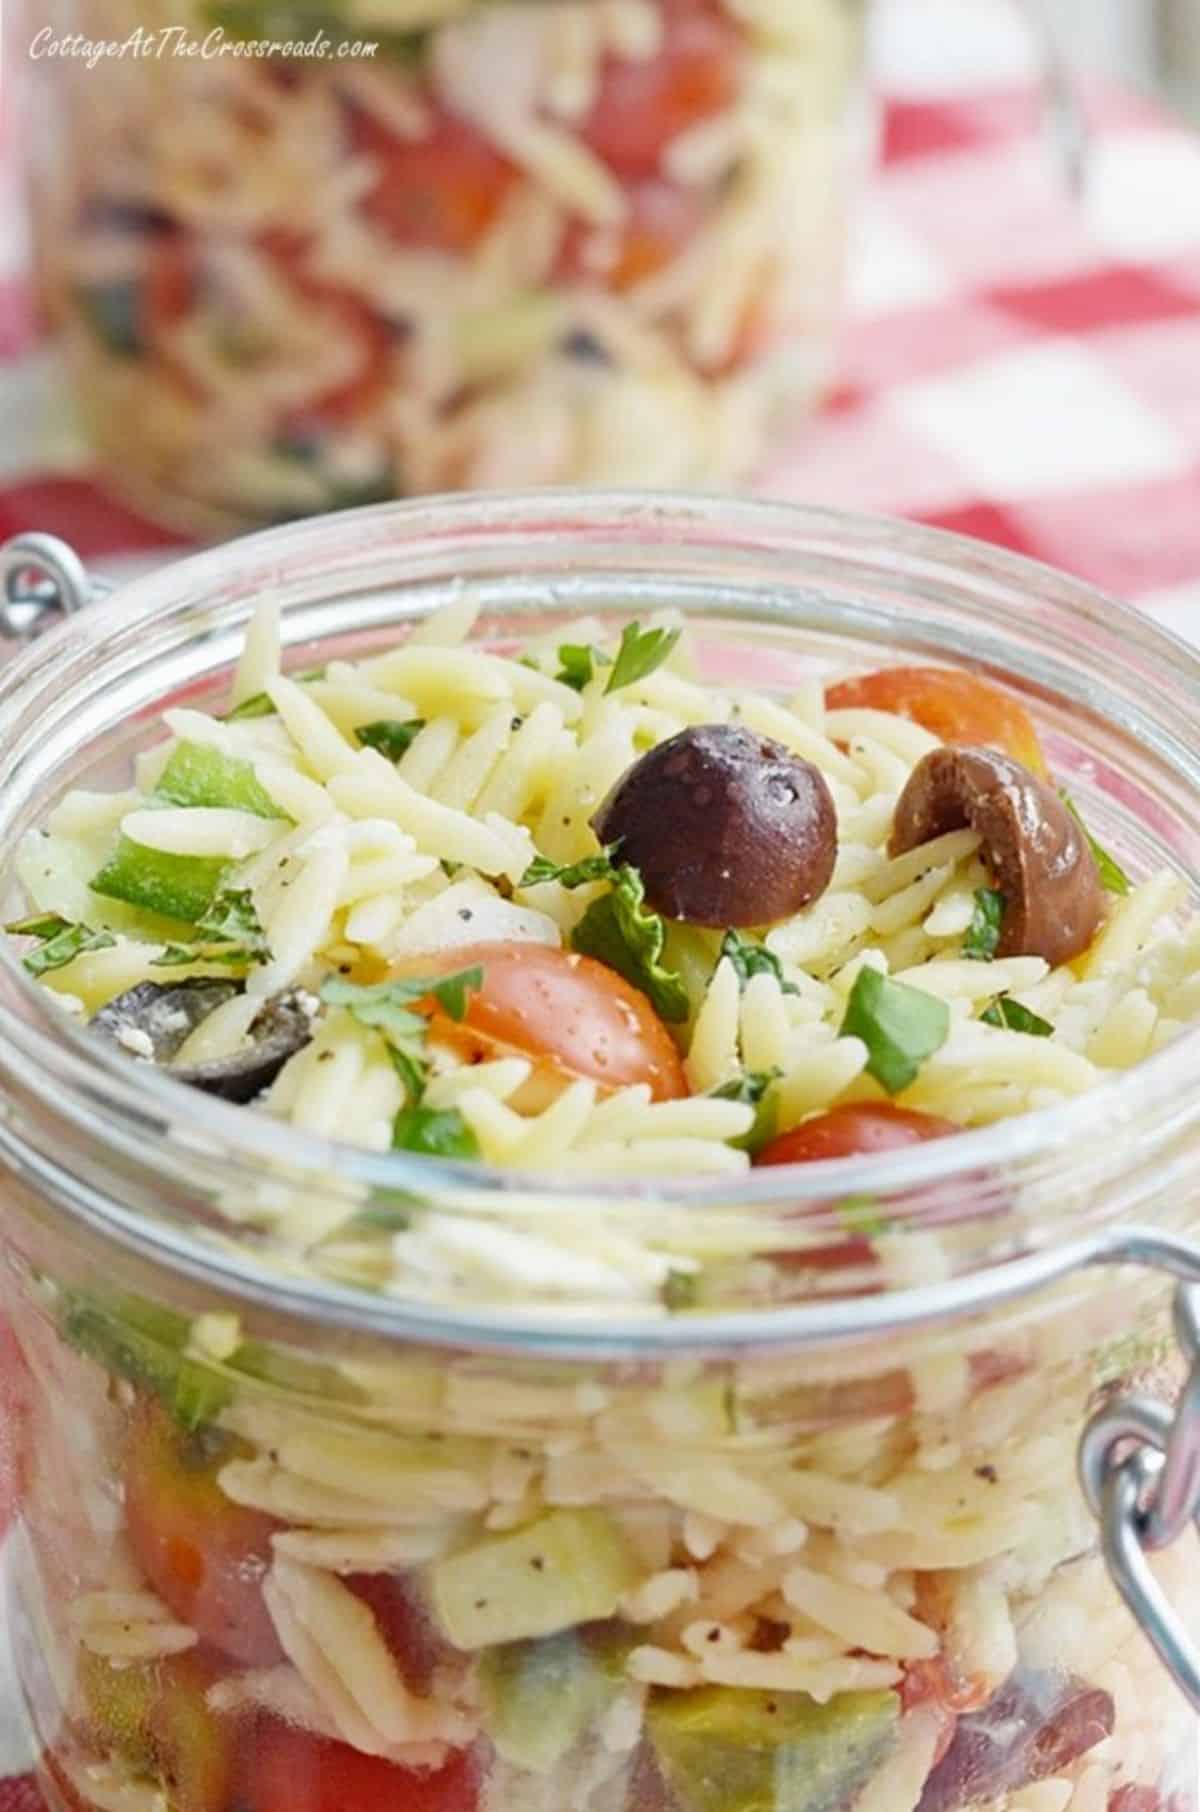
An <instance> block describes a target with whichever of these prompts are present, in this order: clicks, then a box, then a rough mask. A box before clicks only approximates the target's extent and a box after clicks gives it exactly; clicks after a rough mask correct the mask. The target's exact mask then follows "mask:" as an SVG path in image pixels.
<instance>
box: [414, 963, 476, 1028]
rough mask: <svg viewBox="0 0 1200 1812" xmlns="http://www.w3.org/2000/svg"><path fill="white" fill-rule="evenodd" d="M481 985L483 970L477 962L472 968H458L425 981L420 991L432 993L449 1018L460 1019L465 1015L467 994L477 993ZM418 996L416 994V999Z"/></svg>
mask: <svg viewBox="0 0 1200 1812" xmlns="http://www.w3.org/2000/svg"><path fill="white" fill-rule="evenodd" d="M482 986H483V970H482V969H481V968H480V967H479V966H478V964H477V965H476V966H475V967H474V968H473V969H458V970H456V971H455V973H454V974H453V975H443V976H442V977H441V978H440V979H439V980H436V981H432V982H426V984H425V986H424V988H423V989H422V993H424V994H432V995H433V998H434V999H435V1000H436V1001H437V1003H438V1006H439V1007H441V1009H442V1011H443V1012H444V1013H446V1014H448V1015H449V1017H450V1018H451V1019H455V1020H461V1019H465V1018H466V1015H467V996H468V995H469V994H476V993H478V991H479V989H480V988H482ZM420 998H421V996H420V995H418V996H417V999H418V1000H419V999H420Z"/></svg>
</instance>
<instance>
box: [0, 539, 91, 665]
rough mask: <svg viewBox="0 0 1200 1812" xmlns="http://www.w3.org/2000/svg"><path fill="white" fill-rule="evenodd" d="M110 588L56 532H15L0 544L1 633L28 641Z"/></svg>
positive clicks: (14, 639) (21, 640)
mask: <svg viewBox="0 0 1200 1812" xmlns="http://www.w3.org/2000/svg"><path fill="white" fill-rule="evenodd" d="M111 590H112V586H111V585H110V584H109V582H108V580H107V579H99V578H97V577H96V576H95V574H93V573H89V572H88V570H87V567H86V566H85V565H84V564H83V561H82V560H81V559H80V558H79V555H78V554H77V553H76V552H75V549H74V548H73V547H69V546H68V545H67V543H66V542H65V541H60V540H59V538H58V536H57V535H37V534H29V535H14V536H13V538H12V540H11V541H6V542H5V543H4V545H3V547H0V637H3V638H4V639H5V640H7V641H11V642H28V641H32V640H33V638H34V636H38V635H41V634H42V633H43V631H44V630H46V629H49V628H51V627H52V626H53V625H54V624H55V623H56V622H61V621H62V619H63V618H65V617H68V616H70V615H72V614H73V613H74V612H75V611H77V610H82V609H83V606H84V605H85V604H89V603H91V602H92V601H93V600H94V599H96V598H101V597H104V596H105V595H106V594H107V593H108V592H110V591H111Z"/></svg>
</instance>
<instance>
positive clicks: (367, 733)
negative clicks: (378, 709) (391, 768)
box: [354, 717, 425, 761]
mask: <svg viewBox="0 0 1200 1812" xmlns="http://www.w3.org/2000/svg"><path fill="white" fill-rule="evenodd" d="M424 728H425V719H424V718H423V717H410V718H409V719H408V721H407V722H406V723H401V721H400V719H399V718H396V717H381V718H380V719H379V720H378V721H377V722H376V723H373V724H359V725H358V727H357V729H356V730H355V732H354V734H355V735H356V736H357V737H358V740H359V742H360V743H362V745H363V747H364V748H367V749H378V751H379V753H380V754H381V755H383V756H386V758H387V760H388V761H399V760H400V757H401V756H402V755H404V754H406V753H407V751H408V750H409V749H410V748H411V747H412V745H413V743H414V742H415V741H416V740H417V737H418V736H419V735H420V734H421V731H422V730H423V729H424Z"/></svg>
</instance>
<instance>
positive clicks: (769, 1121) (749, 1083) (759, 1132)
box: [708, 1069, 783, 1157]
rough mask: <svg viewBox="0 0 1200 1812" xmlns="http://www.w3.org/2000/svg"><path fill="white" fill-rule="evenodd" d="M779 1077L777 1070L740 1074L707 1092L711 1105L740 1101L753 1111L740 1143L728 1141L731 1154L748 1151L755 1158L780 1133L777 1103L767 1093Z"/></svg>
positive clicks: (732, 1140) (735, 1140)
mask: <svg viewBox="0 0 1200 1812" xmlns="http://www.w3.org/2000/svg"><path fill="white" fill-rule="evenodd" d="M782 1074H783V1071H782V1070H780V1069H773V1070H743V1071H742V1072H741V1074H740V1075H738V1076H734V1077H732V1078H731V1079H730V1081H728V1082H722V1083H721V1084H720V1086H719V1087H718V1088H713V1089H709V1091H708V1092H709V1095H710V1097H711V1099H712V1100H714V1101H742V1102H744V1103H745V1104H746V1105H747V1106H748V1107H752V1108H753V1109H754V1110H755V1111H754V1120H753V1123H752V1125H751V1127H750V1130H749V1132H745V1133H743V1134H742V1136H741V1138H740V1139H730V1140H729V1144H730V1145H731V1146H732V1147H733V1149H734V1151H748V1152H749V1153H750V1155H751V1157H754V1156H755V1155H756V1154H757V1153H758V1152H760V1151H761V1150H762V1148H763V1146H764V1145H769V1144H770V1142H771V1140H772V1139H773V1138H774V1137H775V1134H776V1133H777V1132H778V1130H779V1102H778V1100H777V1098H776V1097H775V1096H774V1095H772V1094H771V1092H770V1089H771V1084H772V1083H773V1082H777V1081H778V1080H779V1078H780V1076H782Z"/></svg>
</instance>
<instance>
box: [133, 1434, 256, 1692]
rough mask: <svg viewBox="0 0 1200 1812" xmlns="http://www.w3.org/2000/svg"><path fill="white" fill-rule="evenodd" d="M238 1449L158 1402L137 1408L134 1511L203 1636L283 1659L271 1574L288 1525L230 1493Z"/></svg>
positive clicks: (248, 1660) (154, 1573)
mask: <svg viewBox="0 0 1200 1812" xmlns="http://www.w3.org/2000/svg"><path fill="white" fill-rule="evenodd" d="M231 1457H232V1455H231V1451H230V1448H229V1446H228V1445H227V1444H224V1443H223V1444H222V1446H221V1447H220V1448H219V1449H218V1450H217V1451H215V1452H214V1451H213V1450H212V1448H211V1446H210V1444H209V1442H208V1440H207V1437H206V1436H204V1435H188V1434H186V1433H185V1432H184V1431H183V1430H182V1429H179V1428H177V1427H176V1425H175V1424H174V1422H172V1420H171V1418H170V1416H168V1414H167V1413H166V1411H165V1410H164V1409H161V1408H160V1407H159V1405H158V1404H156V1403H144V1404H142V1406H141V1407H140V1409H139V1410H138V1411H137V1412H136V1414H135V1418H134V1423H133V1427H132V1430H131V1432H130V1439H129V1447H128V1451H127V1454H126V1460H125V1516H126V1522H127V1525H128V1530H129V1541H130V1545H131V1547H132V1548H133V1552H134V1556H135V1558H136V1559H137V1562H138V1565H139V1566H140V1567H141V1569H142V1571H143V1573H144V1574H145V1575H146V1578H147V1579H148V1580H149V1582H150V1584H151V1585H152V1586H153V1587H154V1590H155V1591H156V1592H157V1593H158V1595H159V1597H160V1598H161V1599H162V1600H163V1602H164V1603H165V1604H166V1605H168V1606H169V1608H170V1609H171V1610H172V1611H173V1612H174V1614H175V1615H176V1617H178V1618H179V1619H180V1621H181V1622H182V1623H187V1624H190V1625H191V1627H192V1628H193V1629H194V1630H196V1631H197V1632H198V1634H199V1635H200V1637H201V1639H202V1640H203V1641H205V1642H207V1643H209V1644H210V1645H211V1646H212V1647H213V1648H215V1649H219V1650H220V1652H221V1653H222V1654H224V1655H229V1656H230V1657H231V1658H232V1659H233V1660H235V1661H241V1662H244V1663H245V1664H246V1665H247V1666H248V1667H268V1666H270V1665H271V1664H272V1663H273V1662H276V1661H281V1660H282V1659H283V1650H282V1649H281V1647H280V1645H279V1638H278V1637H277V1636H276V1634H275V1626H274V1624H273V1623H272V1622H271V1616H270V1612H269V1611H268V1610H267V1606H266V1603H265V1601H264V1599H263V1595H262V1581H263V1578H264V1576H265V1574H266V1571H267V1568H268V1567H269V1566H270V1564H271V1535H272V1533H273V1532H274V1530H275V1529H276V1528H277V1527H278V1525H277V1524H276V1523H275V1522H274V1521H273V1519H272V1518H271V1517H269V1516H264V1515H262V1514H261V1513H260V1512H259V1511H257V1510H247V1509H245V1508H243V1506H242V1505H240V1504H235V1503H234V1502H233V1501H232V1499H230V1498H228V1497H226V1495H225V1493H224V1492H223V1491H222V1490H221V1487H220V1485H219V1484H218V1483H217V1474H218V1473H219V1472H220V1470H221V1468H222V1466H223V1465H224V1464H225V1463H226V1461H227V1460H229V1459H230V1458H231Z"/></svg>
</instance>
